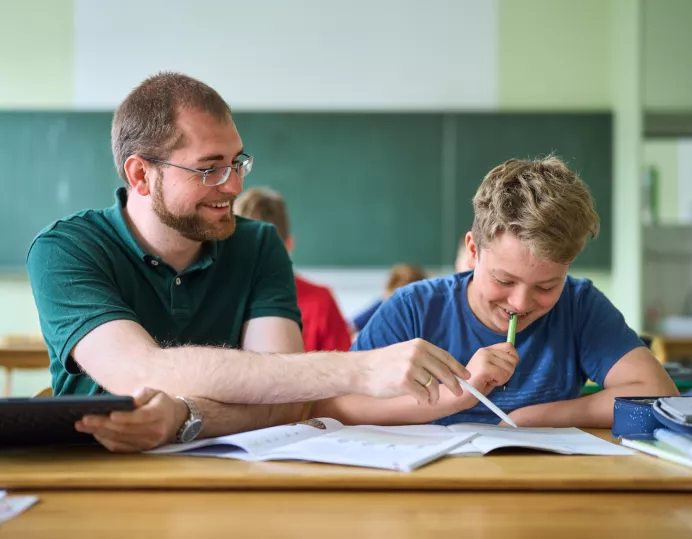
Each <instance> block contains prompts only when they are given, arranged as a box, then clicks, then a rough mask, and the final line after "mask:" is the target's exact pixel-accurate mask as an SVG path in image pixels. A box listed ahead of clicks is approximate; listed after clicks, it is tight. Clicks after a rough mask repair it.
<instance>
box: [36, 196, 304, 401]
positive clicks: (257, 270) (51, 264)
mask: <svg viewBox="0 0 692 539" xmlns="http://www.w3.org/2000/svg"><path fill="white" fill-rule="evenodd" d="M126 204H127V191H126V190H125V188H120V189H118V190H117V191H116V203H115V205H114V206H112V207H110V208H107V209H105V210H87V211H82V212H79V213H76V214H74V215H71V216H69V217H66V218H64V219H60V220H59V221H56V222H55V223H53V224H51V225H50V226H48V227H47V228H46V229H44V230H43V231H42V232H41V233H40V234H39V235H38V236H37V237H36V239H35V240H34V242H33V243H32V245H31V247H30V248H29V254H28V257H27V269H28V272H29V279H30V281H31V288H32V291H33V294H34V300H35V301H36V306H37V307H38V313H39V319H40V322H41V330H42V332H43V336H44V339H45V341H46V344H47V346H48V351H49V353H50V371H51V375H52V380H53V393H54V394H55V395H87V394H96V393H100V392H103V391H104V390H103V389H102V388H101V387H100V386H99V385H98V384H97V383H96V382H95V381H94V380H92V379H91V378H90V377H89V376H87V375H86V374H85V373H83V372H81V371H80V369H79V367H78V366H77V364H76V363H75V362H74V360H73V359H72V357H71V356H70V352H71V351H72V349H73V348H74V346H75V345H76V344H77V343H78V342H79V341H80V340H81V339H82V338H83V337H84V336H85V335H87V334H88V333H89V332H90V331H92V330H93V329H95V328H96V327H98V326H100V325H101V324H104V323H106V322H110V321H112V320H132V321H133V322H137V323H138V324H140V325H141V326H142V327H143V328H144V329H145V330H146V331H147V332H148V333H149V334H150V335H151V336H152V337H153V338H154V339H156V341H157V342H159V343H160V344H161V345H162V346H179V345H185V344H194V345H202V346H207V345H208V346H231V347H239V346H240V344H241V333H242V327H243V324H244V323H245V322H247V321H248V320H251V319H253V318H262V317H265V316H279V317H283V318H288V319H290V320H294V321H295V322H297V323H298V324H300V311H299V310H298V305H297V302H296V290H295V281H294V278H293V267H292V263H291V260H290V258H289V256H288V253H287V252H286V249H285V247H284V245H283V242H282V241H281V239H280V238H279V235H278V233H277V232H276V229H275V228H274V227H273V226H272V225H269V224H266V223H262V222H259V221H253V220H250V219H243V218H241V217H237V218H236V219H237V225H236V230H235V232H234V233H233V235H232V236H231V237H230V238H228V239H226V240H223V241H217V242H209V243H207V244H205V246H204V252H203V254H202V256H201V257H200V259H199V260H198V261H196V262H195V263H194V264H192V265H191V266H190V267H188V268H186V269H185V270H184V271H181V272H180V273H178V272H176V271H175V270H174V269H173V268H172V267H170V266H169V265H168V264H166V263H165V262H163V260H161V259H160V258H158V257H156V256H152V255H150V254H148V253H147V252H146V251H145V250H144V249H143V248H142V247H141V246H140V245H139V244H138V243H137V241H136V240H135V238H134V237H133V235H132V233H131V232H130V230H129V228H128V226H127V224H126V222H125V219H124V216H123V208H124V207H125V205H126Z"/></svg>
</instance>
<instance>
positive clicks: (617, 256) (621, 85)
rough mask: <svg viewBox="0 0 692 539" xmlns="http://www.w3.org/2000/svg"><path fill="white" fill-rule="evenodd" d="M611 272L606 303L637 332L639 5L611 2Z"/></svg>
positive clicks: (639, 270)
mask: <svg viewBox="0 0 692 539" xmlns="http://www.w3.org/2000/svg"><path fill="white" fill-rule="evenodd" d="M611 7H612V10H613V13H612V18H611V22H612V31H611V39H612V41H611V46H612V49H611V50H612V55H613V56H612V70H611V84H612V86H611V88H612V92H613V113H614V122H613V150H614V151H613V165H614V166H613V169H614V177H613V179H614V181H613V268H612V279H613V281H612V294H611V299H612V301H613V303H614V304H615V306H616V307H618V309H620V311H621V312H622V313H623V315H624V316H625V319H626V320H627V322H628V324H629V325H630V326H632V328H633V329H635V330H636V331H641V330H642V314H643V313H642V227H641V219H640V212H639V208H640V207H641V189H640V177H641V166H640V164H641V159H642V115H641V110H642V109H641V91H640V86H641V85H640V82H641V48H640V44H641V17H642V14H641V4H640V3H639V2H636V1H633V0H613V2H612V6H611Z"/></svg>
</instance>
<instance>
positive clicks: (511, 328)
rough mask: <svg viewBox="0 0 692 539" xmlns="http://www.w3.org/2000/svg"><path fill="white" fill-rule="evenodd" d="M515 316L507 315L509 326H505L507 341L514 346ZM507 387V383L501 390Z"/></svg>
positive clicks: (515, 332)
mask: <svg viewBox="0 0 692 539" xmlns="http://www.w3.org/2000/svg"><path fill="white" fill-rule="evenodd" d="M517 318H519V317H518V316H517V315H516V314H515V313H512V314H511V315H510V317H509V328H507V342H509V343H512V346H514V339H515V338H516V336H517ZM506 389H507V385H504V386H502V391H505V390H506Z"/></svg>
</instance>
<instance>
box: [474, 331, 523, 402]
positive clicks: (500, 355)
mask: <svg viewBox="0 0 692 539" xmlns="http://www.w3.org/2000/svg"><path fill="white" fill-rule="evenodd" d="M518 362H519V354H517V350H516V348H514V346H513V345H512V343H508V342H503V343H499V344H494V345H492V346H488V347H486V348H479V349H478V350H477V351H476V353H475V354H473V357H472V358H471V359H470V360H469V362H468V364H467V365H466V368H467V369H468V371H469V372H470V373H471V378H470V380H469V383H470V384H471V385H472V386H473V387H475V388H476V389H478V390H479V391H480V392H481V393H483V394H484V395H487V394H488V393H490V391H492V390H493V389H494V388H496V387H497V386H501V385H504V384H506V383H507V381H508V380H509V379H510V378H511V377H512V374H514V369H515V368H516V366H517V363H518Z"/></svg>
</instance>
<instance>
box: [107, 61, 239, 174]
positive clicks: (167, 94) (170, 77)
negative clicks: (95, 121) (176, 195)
mask: <svg viewBox="0 0 692 539" xmlns="http://www.w3.org/2000/svg"><path fill="white" fill-rule="evenodd" d="M184 109H192V110H201V111H204V112H207V113H209V114H211V115H212V116H213V117H214V118H216V119H217V120H219V121H221V122H223V121H230V120H231V108H230V107H229V106H228V103H226V102H225V101H224V100H223V98H222V97H221V96H220V95H219V94H218V93H217V92H216V90H214V89H213V88H211V87H210V86H208V85H206V84H204V83H203V82H200V81H198V80H196V79H193V78H192V77H188V76H187V75H183V74H181V73H171V72H163V73H158V74H157V75H153V76H151V77H149V78H148V79H146V80H145V81H144V82H142V83H141V84H140V85H139V86H137V87H136V88H135V89H134V90H132V91H131V92H130V94H129V95H128V96H127V97H126V98H125V100H124V101H123V102H122V103H121V104H120V106H119V107H118V108H117V109H116V111H115V114H114V115H113V125H112V127H111V145H112V148H113V159H114V161H115V168H116V169H117V171H118V174H119V175H120V177H121V178H122V179H123V180H125V182H126V183H127V176H126V174H125V161H127V159H128V157H130V156H131V155H141V156H143V157H151V158H155V159H161V160H166V159H168V157H169V156H170V154H171V152H172V151H173V150H175V149H176V148H180V147H181V146H183V145H184V144H185V141H184V140H183V135H182V133H180V131H179V130H178V127H177V124H176V122H177V118H178V112H179V111H180V110H184Z"/></svg>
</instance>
